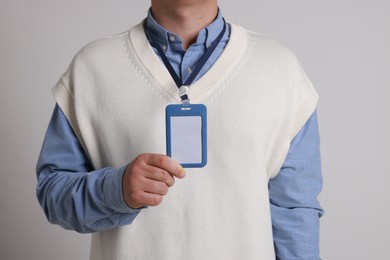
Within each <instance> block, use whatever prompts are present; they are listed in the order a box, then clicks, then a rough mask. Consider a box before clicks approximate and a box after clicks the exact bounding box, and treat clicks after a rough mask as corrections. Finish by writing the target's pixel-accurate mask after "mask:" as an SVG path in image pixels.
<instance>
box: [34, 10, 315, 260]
mask: <svg viewBox="0 0 390 260" xmlns="http://www.w3.org/2000/svg"><path fill="white" fill-rule="evenodd" d="M223 23H224V21H223V18H222V15H221V12H219V14H218V17H217V18H216V20H215V21H214V22H213V23H212V24H210V25H209V26H207V27H206V28H205V29H203V30H201V31H200V32H199V35H198V37H197V40H196V42H195V43H194V44H192V45H191V46H190V47H189V48H188V49H187V50H184V49H183V47H182V41H181V39H180V37H179V36H178V35H175V34H173V33H170V32H168V31H167V30H166V29H164V28H163V27H161V26H160V25H159V24H157V22H156V21H155V20H154V19H153V17H152V15H151V12H150V11H149V13H148V17H147V20H146V24H147V26H148V27H149V28H150V30H151V31H152V34H151V35H150V37H152V38H153V42H156V43H158V44H160V46H161V47H162V48H163V49H164V50H165V54H166V56H167V57H168V59H169V61H170V62H171V64H172V66H173V68H174V69H175V71H176V73H177V74H178V75H179V76H180V77H181V78H182V79H183V80H185V79H186V78H187V77H188V76H189V75H190V73H191V72H192V68H193V67H194V66H195V65H196V62H197V61H198V60H199V58H200V57H201V56H202V55H203V53H204V52H205V51H206V50H207V47H208V46H209V44H210V43H211V42H212V41H213V40H214V39H215V38H216V37H217V36H218V34H219V33H220V31H221V30H222V26H223ZM229 35H230V28H229V26H228V29H227V30H226V32H225V35H224V36H223V38H222V40H221V42H220V43H219V45H218V48H217V49H216V50H215V52H214V53H213V55H212V56H211V57H210V59H209V60H208V62H207V63H206V65H205V67H204V68H203V69H202V70H201V72H200V73H199V75H198V77H197V78H196V79H195V80H197V79H198V78H199V77H201V76H202V75H203V74H204V73H205V72H206V71H207V70H208V69H209V68H210V67H211V66H212V65H213V64H214V62H215V61H216V60H217V59H218V57H219V55H220V54H221V53H222V51H223V49H224V47H225V46H226V44H227V42H228V40H229ZM149 40H150V39H149ZM156 53H157V51H156ZM157 55H158V53H157ZM125 168H126V165H125V166H123V167H121V168H103V169H93V167H92V165H91V163H90V161H89V159H88V157H87V155H86V153H85V152H84V150H83V148H82V146H81V144H80V142H79V140H78V139H77V137H76V135H75V134H74V132H73V130H72V128H71V126H70V124H69V122H68V121H67V119H66V117H65V115H64V114H63V113H62V111H61V109H60V108H59V107H58V106H57V105H56V107H55V109H54V112H53V115H52V118H51V120H50V123H49V126H48V129H47V132H46V136H45V139H44V142H43V145H42V150H41V154H40V156H39V159H38V163H37V169H36V172H37V178H38V184H37V197H38V200H39V202H40V204H41V206H42V208H43V210H44V212H45V214H46V216H47V218H48V220H49V221H50V222H51V223H55V224H59V225H61V226H62V227H63V228H65V229H71V230H76V231H77V232H80V233H90V232H97V231H103V230H108V229H113V228H116V227H119V226H122V225H127V224H131V222H132V221H133V220H134V218H136V217H137V214H138V213H139V212H140V211H141V210H142V209H132V208H129V207H128V206H127V205H126V203H125V201H124V199H123V194H122V176H123V173H124V170H125ZM92 173H93V174H92ZM321 176H322V174H321V163H320V151H319V133H318V124H317V113H316V112H314V113H313V115H312V116H311V117H310V118H309V119H308V121H307V122H306V124H305V125H304V127H303V128H302V129H301V130H300V132H299V133H298V134H297V136H296V137H295V138H294V140H293V141H292V143H291V146H290V149H289V152H288V155H287V157H286V159H285V162H284V164H283V166H282V167H281V169H280V172H279V174H278V175H277V176H276V177H275V178H274V179H272V180H270V181H269V195H270V205H271V216H272V225H273V236H274V243H275V250H276V255H277V259H319V248H318V247H319V217H320V216H321V215H322V214H323V211H322V209H321V207H320V205H319V202H318V200H317V195H318V194H319V192H320V191H321V188H322V177H321Z"/></svg>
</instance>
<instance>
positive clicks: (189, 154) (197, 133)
mask: <svg viewBox="0 0 390 260" xmlns="http://www.w3.org/2000/svg"><path fill="white" fill-rule="evenodd" d="M165 121H166V144H167V155H168V156H169V157H172V158H174V159H175V160H177V161H178V162H179V163H180V164H181V165H182V166H183V167H184V168H200V167H204V166H206V164H207V109H206V106H205V105H203V104H174V105H168V106H167V107H166V109H165Z"/></svg>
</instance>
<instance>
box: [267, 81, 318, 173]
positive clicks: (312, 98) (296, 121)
mask: <svg viewBox="0 0 390 260" xmlns="http://www.w3.org/2000/svg"><path fill="white" fill-rule="evenodd" d="M318 100H319V96H318V94H317V92H316V91H315V89H314V88H311V91H310V93H309V94H308V95H307V96H306V98H305V99H304V100H303V101H302V102H301V104H299V105H298V109H297V111H296V112H295V114H294V115H293V118H292V120H291V124H290V128H289V131H288V133H287V137H286V140H285V142H284V143H283V144H282V149H281V150H280V152H279V155H278V156H277V157H276V158H275V159H274V160H273V161H272V162H271V163H270V168H269V169H270V170H269V171H268V172H269V178H274V177H276V175H277V174H278V172H279V171H280V168H281V167H282V165H283V163H284V160H285V159H286V156H287V153H288V151H289V149H290V144H291V142H292V140H293V139H294V137H295V136H296V135H297V134H298V132H299V131H300V130H301V128H302V127H303V126H304V125H305V123H306V121H307V120H308V119H309V118H310V116H311V115H312V114H313V112H314V111H315V109H316V107H317V103H318Z"/></svg>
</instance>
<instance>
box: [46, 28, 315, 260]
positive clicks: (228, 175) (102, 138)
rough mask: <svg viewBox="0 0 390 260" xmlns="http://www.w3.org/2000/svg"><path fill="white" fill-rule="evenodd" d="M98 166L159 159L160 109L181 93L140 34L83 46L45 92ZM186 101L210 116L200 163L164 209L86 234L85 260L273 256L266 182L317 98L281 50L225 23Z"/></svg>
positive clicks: (294, 61)
mask: <svg viewBox="0 0 390 260" xmlns="http://www.w3.org/2000/svg"><path fill="white" fill-rule="evenodd" d="M53 92H54V96H55V98H56V101H57V103H58V104H59V106H60V107H61V109H62V110H63V112H64V113H65V115H66V116H67V118H68V120H69V121H70V123H71V125H72V127H73V129H74V131H75V133H76V135H77V136H78V138H79V140H80V142H81V143H82V145H83V147H84V149H85V151H86V153H87V154H88V156H89V158H90V160H91V162H92V164H93V165H94V167H95V168H96V169H98V168H102V167H120V166H123V165H125V164H127V163H129V162H130V161H131V160H132V159H134V158H135V157H136V156H137V155H138V154H140V153H145V152H148V153H165V124H164V123H165V121H164V112H165V107H166V105H168V104H171V103H179V97H178V89H177V87H176V85H175V83H174V81H173V80H172V78H171V76H170V74H169V73H168V71H167V69H166V68H165V66H164V64H163V63H162V62H161V61H160V60H159V58H158V57H157V56H156V54H155V53H154V52H153V50H152V48H151V47H150V45H149V44H148V41H147V39H146V37H145V34H144V31H143V28H142V25H137V26H135V27H134V28H132V29H131V30H130V31H128V32H125V33H122V34H120V35H116V36H112V37H106V38H104V39H101V40H98V41H95V42H93V43H91V44H88V45H87V46H86V47H84V48H83V49H82V50H81V51H80V52H79V53H78V54H77V55H76V56H75V58H74V60H73V62H72V64H71V66H70V67H69V69H68V70H67V72H66V73H65V74H64V75H63V77H62V78H61V80H60V81H59V82H58V84H57V85H56V86H55V87H54V88H53ZM190 99H191V101H192V102H193V103H203V104H205V105H206V106H207V109H208V164H207V166H206V167H205V168H200V169H187V175H186V178H184V179H183V180H177V181H176V183H175V185H174V186H173V187H172V188H171V189H170V190H169V193H168V194H167V195H166V196H165V197H164V200H163V202H162V204H161V205H159V206H156V207H149V208H147V209H144V210H142V211H141V213H140V214H139V215H138V216H137V217H136V219H135V220H134V222H133V223H132V224H130V225H127V226H123V227H121V228H117V229H114V230H110V231H106V232H100V233H96V234H93V236H92V246H91V259H93V260H100V259H101V260H103V259H105V260H115V259H118V260H119V259H120V260H122V259H123V260H125V259H126V260H144V259H145V260H198V259H202V260H203V259H205V260H218V259H221V260H229V259H231V260H238V259H242V260H252V259H253V260H271V259H275V254H274V246H273V238H272V226H271V217H270V206H269V197H268V181H269V179H270V178H272V177H274V176H275V175H276V174H277V173H278V171H279V169H280V167H281V165H282V163H283V161H284V159H285V157H286V154H287V152H288V149H289V144H290V142H291V141H292V139H293V138H294V136H295V135H296V134H297V133H298V131H299V130H300V128H301V127H302V126H303V125H304V123H305V122H306V120H307V119H308V118H309V117H310V115H311V114H312V113H313V111H314V109H315V107H316V104H317V101H318V95H317V93H316V91H315V90H314V88H313V86H312V84H311V82H310V81H309V80H308V79H307V77H306V75H305V73H304V72H303V70H302V69H301V67H300V65H299V63H298V62H297V59H296V57H295V55H294V54H293V53H292V52H291V51H290V50H288V49H287V48H285V47H283V46H281V45H280V44H278V43H276V42H274V41H271V40H269V39H267V38H265V37H263V36H262V35H259V34H256V33H252V32H249V31H247V30H245V29H243V28H242V27H239V26H237V25H232V30H231V36H230V40H229V42H228V44H227V46H226V48H225V50H224V51H223V53H222V55H221V56H220V57H219V58H218V60H217V61H216V63H215V64H214V65H213V66H212V67H211V68H210V70H209V71H208V72H207V73H206V74H205V75H204V76H203V77H202V78H201V79H199V80H198V81H196V82H195V83H194V84H193V85H191V92H190Z"/></svg>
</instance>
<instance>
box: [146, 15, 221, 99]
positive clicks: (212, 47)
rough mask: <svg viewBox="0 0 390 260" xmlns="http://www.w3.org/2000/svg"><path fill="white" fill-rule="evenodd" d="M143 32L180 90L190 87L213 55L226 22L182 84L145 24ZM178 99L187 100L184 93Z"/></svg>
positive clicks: (186, 95)
mask: <svg viewBox="0 0 390 260" xmlns="http://www.w3.org/2000/svg"><path fill="white" fill-rule="evenodd" d="M144 30H145V32H146V35H147V36H148V38H149V41H150V43H151V44H152V46H153V47H155V48H156V49H157V52H158V54H159V55H160V57H161V59H162V61H163V62H164V64H165V66H166V68H167V69H168V71H169V73H170V74H171V76H172V78H173V80H174V81H175V83H176V86H177V87H178V88H179V89H180V88H181V87H182V86H189V85H191V83H192V82H193V81H194V79H195V78H196V76H197V75H198V74H199V72H200V71H201V69H202V68H203V67H204V65H205V64H206V62H207V60H208V59H209V58H210V56H211V54H213V52H214V51H215V49H216V48H217V46H218V44H219V43H220V41H221V39H222V37H223V35H224V34H225V32H226V22H225V20H224V23H223V28H222V31H221V32H220V33H219V35H218V36H217V38H216V39H215V40H214V41H213V42H212V43H211V45H210V47H209V48H208V49H207V51H206V52H205V54H203V56H202V57H201V58H200V59H199V61H198V62H197V64H196V67H195V69H194V70H193V71H192V73H191V74H190V76H189V77H188V78H187V80H186V81H185V82H184V83H183V81H182V80H181V79H180V78H179V76H178V75H177V74H176V72H175V70H174V69H173V67H172V65H171V63H170V62H169V60H168V58H167V56H166V55H165V53H164V51H163V50H162V49H161V47H160V45H158V44H156V43H155V42H153V40H152V38H151V37H150V35H151V32H150V29H149V28H148V27H147V26H146V22H145V23H144ZM180 98H181V99H182V100H186V99H188V94H187V93H185V94H183V95H181V96H180Z"/></svg>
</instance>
